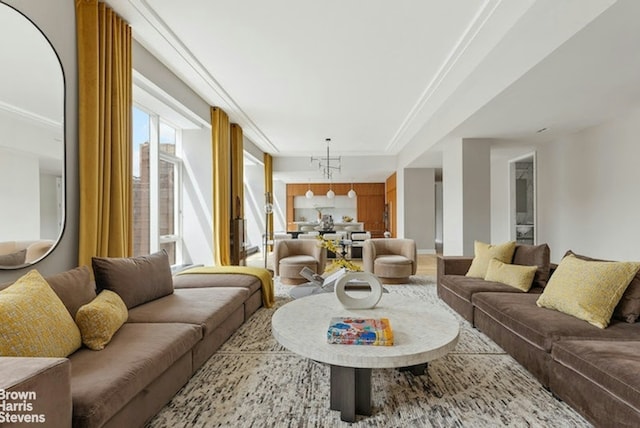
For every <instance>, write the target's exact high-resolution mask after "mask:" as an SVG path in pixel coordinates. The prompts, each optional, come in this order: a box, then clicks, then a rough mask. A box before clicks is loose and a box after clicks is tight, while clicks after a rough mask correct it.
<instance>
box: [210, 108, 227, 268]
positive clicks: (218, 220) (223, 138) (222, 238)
mask: <svg viewBox="0 0 640 428" xmlns="http://www.w3.org/2000/svg"><path fill="white" fill-rule="evenodd" d="M211 141H212V144H213V247H214V256H215V264H216V265H217V266H229V265H231V241H230V234H231V206H230V205H231V180H230V177H231V173H230V166H231V153H230V136H229V116H227V114H226V113H225V112H224V111H223V110H222V109H220V108H218V107H211Z"/></svg>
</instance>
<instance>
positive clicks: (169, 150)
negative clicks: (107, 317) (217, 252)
mask: <svg viewBox="0 0 640 428" xmlns="http://www.w3.org/2000/svg"><path fill="white" fill-rule="evenodd" d="M180 135H181V134H180V130H179V129H177V128H176V127H174V126H172V125H170V124H169V123H167V122H165V121H163V119H162V118H161V117H159V116H158V115H155V114H153V113H149V112H147V111H145V110H143V109H141V108H138V107H134V109H133V221H134V223H133V253H134V255H136V256H138V255H144V254H149V253H152V252H155V251H159V250H160V249H162V248H164V249H165V250H166V251H167V253H168V254H169V261H170V262H171V264H179V263H181V261H182V245H181V243H182V240H181V233H180V232H181V227H180V217H181V216H180V200H181V199H180V188H181V171H182V161H181V159H180V157H179V156H180Z"/></svg>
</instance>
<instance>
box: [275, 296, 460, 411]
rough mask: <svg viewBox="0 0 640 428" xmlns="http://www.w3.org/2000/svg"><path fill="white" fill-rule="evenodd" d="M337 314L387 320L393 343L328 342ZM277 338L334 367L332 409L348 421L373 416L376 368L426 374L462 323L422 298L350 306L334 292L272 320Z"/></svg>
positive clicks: (281, 312) (298, 303)
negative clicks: (346, 307)
mask: <svg viewBox="0 0 640 428" xmlns="http://www.w3.org/2000/svg"><path fill="white" fill-rule="evenodd" d="M333 317H359V318H382V317H384V318H388V319H389V322H390V324H391V328H392V330H393V337H394V345H393V346H372V345H336V344H329V343H328V342H327V329H328V328H329V322H330V320H331V318H333ZM271 329H272V332H273V336H274V337H275V339H276V340H277V341H278V342H279V343H280V344H281V345H282V346H284V347H285V348H287V349H288V350H290V351H291V352H294V353H296V354H298V355H301V356H303V357H306V358H309V359H312V360H314V361H319V362H322V363H326V364H329V365H330V366H331V400H330V402H331V405H330V407H331V409H332V410H340V417H341V419H342V420H343V421H346V422H354V421H355V419H356V414H359V415H367V416H368V415H370V414H371V369H374V368H400V369H401V370H402V369H406V370H411V371H412V372H413V373H414V374H422V373H424V370H425V369H426V368H427V363H428V362H429V361H431V360H434V359H436V358H440V357H442V356H444V355H446V354H447V353H449V352H450V351H452V350H453V349H454V348H455V346H456V344H457V343H458V335H459V331H460V330H459V323H458V321H457V320H456V319H455V318H454V317H453V315H451V314H450V313H448V312H446V311H445V310H444V309H442V308H439V307H437V306H434V305H430V304H428V303H425V302H423V301H420V300H415V299H410V298H407V297H403V296H398V295H394V294H384V295H383V297H382V299H381V300H380V302H379V303H378V305H377V306H376V307H375V308H374V309H345V308H344V307H343V306H342V305H341V304H340V302H339V301H338V299H337V298H336V296H335V295H334V294H329V293H327V294H318V295H312V296H308V297H305V298H302V299H299V300H294V301H292V302H289V303H287V304H285V305H284V306H282V307H281V308H280V309H278V310H277V311H276V312H275V313H274V314H273V317H272V319H271Z"/></svg>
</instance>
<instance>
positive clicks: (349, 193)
mask: <svg viewBox="0 0 640 428" xmlns="http://www.w3.org/2000/svg"><path fill="white" fill-rule="evenodd" d="M347 196H348V197H350V198H351V199H353V198H355V197H356V196H358V194H357V193H356V191H355V190H353V183H351V189H350V190H349V191H348V192H347Z"/></svg>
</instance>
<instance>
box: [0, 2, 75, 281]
mask: <svg viewBox="0 0 640 428" xmlns="http://www.w3.org/2000/svg"><path fill="white" fill-rule="evenodd" d="M0 58H2V66H1V67H0V201H1V203H0V269H17V268H21V267H24V266H27V265H30V264H33V263H35V262H37V261H38V260H40V259H42V258H43V257H45V256H46V255H47V254H48V253H49V252H50V251H51V250H52V249H53V248H54V246H55V245H56V243H57V241H58V239H59V238H60V236H61V235H62V230H63V227H64V217H65V216H64V206H65V200H64V197H65V189H64V184H65V177H64V152H65V150H64V94H65V88H64V75H63V72H62V66H61V63H60V60H59V58H58V56H57V54H56V52H55V50H54V49H53V47H52V46H51V43H49V40H48V39H47V38H46V37H45V35H44V34H43V33H42V32H41V31H40V29H39V28H38V27H36V26H35V25H34V24H33V23H32V22H31V21H30V20H29V19H28V18H27V17H25V16H24V15H22V14H21V13H20V12H18V11H17V10H15V9H14V8H12V7H11V6H8V5H6V4H4V3H0Z"/></svg>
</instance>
